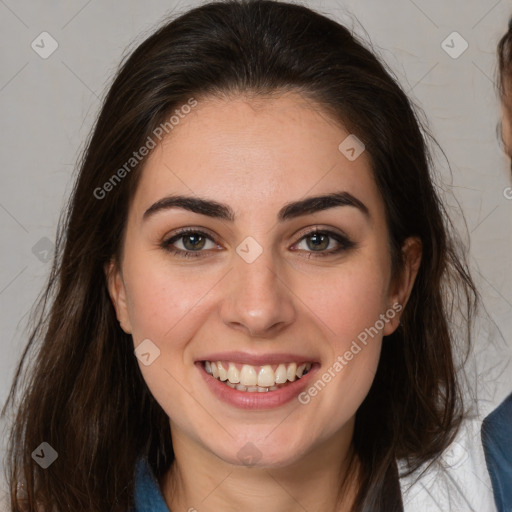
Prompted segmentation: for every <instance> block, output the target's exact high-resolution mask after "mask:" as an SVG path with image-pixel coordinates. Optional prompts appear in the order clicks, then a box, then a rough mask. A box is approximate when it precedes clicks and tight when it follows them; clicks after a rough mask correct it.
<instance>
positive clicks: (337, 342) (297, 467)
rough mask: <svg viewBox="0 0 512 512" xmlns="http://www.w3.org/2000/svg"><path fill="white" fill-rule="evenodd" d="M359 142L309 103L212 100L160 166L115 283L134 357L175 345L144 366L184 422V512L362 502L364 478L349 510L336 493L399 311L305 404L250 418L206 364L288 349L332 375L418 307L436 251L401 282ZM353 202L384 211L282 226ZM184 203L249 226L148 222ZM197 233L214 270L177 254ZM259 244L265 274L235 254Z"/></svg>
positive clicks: (170, 499)
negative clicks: (218, 392) (341, 359)
mask: <svg viewBox="0 0 512 512" xmlns="http://www.w3.org/2000/svg"><path fill="white" fill-rule="evenodd" d="M348 135H349V133H348V132H347V131H346V130H345V129H343V127H341V126H339V125H338V124H336V123H334V122H333V121H332V120H331V119H330V118H328V117H327V116H326V115H325V114H323V113H322V112H321V111H320V109H319V108H312V105H311V104H310V103H307V102H306V101H305V100H304V99H303V98H302V97H301V96H299V95H297V94H295V93H293V94H287V95H285V96H281V97H279V98H277V99H275V98H274V99H260V100H258V101H255V100H254V99H247V98H245V97H237V98H231V99H230V100H229V101H227V100H220V99H213V98H209V99H208V98H207V99H203V100H200V101H199V104H198V106H197V107H196V108H195V109H194V110H193V111H192V112H191V113H190V114H188V115H187V116H186V118H185V119H183V120H182V121H181V122H180V124H179V125H178V126H177V127H176V128H175V129H174V130H173V132H172V133H170V134H169V136H168V137H167V138H166V139H164V141H163V143H162V144H160V145H159V146H157V148H155V150H154V151H153V152H152V153H151V155H150V156H149V158H148V160H147V162H146V165H145V167H144V170H143V173H142V176H141V181H140V183H139V185H138V188H137V191H136V193H135V196H134V199H133V202H132V204H131V207H130V211H129V215H128V223H127V229H126V232H125V238H124V253H123V258H122V261H120V262H117V264H116V262H113V263H112V264H111V265H110V266H109V267H108V268H107V269H106V271H107V275H108V278H109V290H110V294H111V297H112V301H113V303H114V306H115V308H116V312H117V316H118V319H119V321H120V324H121V326H122V328H123V329H124V330H125V331H126V332H127V333H131V334H132V336H133V339H134V345H135V347H137V346H138V345H139V344H140V343H141V342H142V340H144V339H150V340H151V341H152V342H153V343H154V344H155V345H156V346H158V348H159V350H160V356H159V357H158V358H157V359H156V360H155V361H154V362H153V363H152V364H151V365H149V366H144V365H142V364H140V363H139V364H140V368H141V371H142V374H143V376H144V379H145V380H146V382H147V384H148V387H149V389H150V390H151V392H152V394H153V395H154V396H155V398H156V400H157V401H158V402H159V403H160V404H161V406H162V408H163V409H164V410H165V411H166V413H167V414H168V416H169V419H170V435H171V436H172V442H173V447H174V451H175V456H176V461H175V463H174V464H173V466H172V467H171V469H170V471H169V472H168V473H167V474H166V475H165V477H164V478H163V479H162V481H161V482H160V484H161V488H162V492H163V495H164V497H165V500H166V502H167V504H168V506H169V508H170V509H171V510H172V511H173V512H176V511H188V510H191V511H193V510H198V511H201V512H203V511H206V512H210V511H211V512H213V511H219V510H223V511H239V510H244V511H251V512H252V511H254V512H260V511H262V510H280V511H283V512H288V511H289V512H291V511H294V512H295V511H297V510H303V509H304V510H308V511H311V512H313V511H320V510H322V511H343V510H349V507H350V505H351V504H352V501H353V498H354V493H355V490H356V489H357V480H356V479H355V478H351V477H354V476H355V474H356V473H355V472H354V473H351V474H350V475H349V481H350V485H349V486H348V490H347V491H346V493H345V494H344V498H343V499H342V500H341V501H340V500H338V497H337V493H336V489H337V486H338V484H339V482H340V481H341V479H342V478H343V477H344V476H345V473H346V460H347V456H348V454H349V453H350V446H351V440H352V436H353V429H354V416H355V413H356V411H357V409H358V407H359V406H360V404H361V403H362V401H363V400H364V398H365V396H366V394H367V393H368V391H369V389H370V386H371V384H372V381H373V377H374V375H375V371H376V368H377V364H378V360H379V355H380V349H381V344H382V343H383V342H384V343H385V340H384V341H383V336H386V335H389V334H391V333H392V332H393V331H394V330H395V329H396V328H397V326H398V324H399V317H400V314H396V315H395V316H394V317H393V318H392V319H389V320H388V321H386V322H385V325H384V326H383V327H382V329H379V333H378V335H375V336H374V337H373V338H372V339H371V340H370V342H369V343H368V344H367V345H366V346H364V348H362V350H361V351H360V352H358V353H357V355H354V357H353V358H352V359H351V360H350V361H349V362H348V364H347V365H346V366H345V367H344V368H343V370H342V371H340V372H338V373H337V374H336V377H335V378H333V379H332V380H331V381H330V383H329V384H328V385H327V386H326V387H325V389H323V390H322V391H321V392H319V393H318V395H317V396H315V397H314V398H312V399H311V401H310V402H309V403H308V404H306V405H303V404H301V403H299V402H298V401H297V400H292V401H290V402H288V403H285V404H283V405H281V406H279V407H275V408H272V409H268V410H250V409H249V410H248V409H241V408H238V407H235V406H233V405H231V404H228V403H225V402H223V401H221V400H219V399H218V398H217V397H216V396H215V395H214V394H213V393H212V392H211V390H210V389H209V387H208V386H207V385H206V384H205V380H204V379H203V378H202V377H201V375H200V373H199V372H200V370H198V367H197V365H195V364H194V362H195V361H197V360H201V358H204V356H205V355H206V354H209V353H211V352H213V351H232V350H237V351H241V352H245V353H249V354H257V355H259V354H276V353H283V352H285V353H291V354H301V355H307V356H308V358H310V360H311V361H316V362H318V363H319V364H320V369H319V373H318V375H321V374H322V373H323V372H325V371H326V370H327V369H328V368H329V367H330V366H332V364H333V362H334V361H335V360H336V358H337V357H338V356H339V355H343V354H345V353H346V352H347V350H349V348H350V346H351V343H352V342H353V340H356V339H357V336H358V334H360V333H361V332H362V331H364V330H365V328H369V327H371V326H375V325H376V321H377V320H378V319H379V318H380V315H383V314H385V313H386V312H387V311H388V310H389V309H390V308H391V307H392V306H393V304H400V305H402V306H403V307H405V304H406V303H407V300H408V297H409V295H410V292H411V289H412V286H413V283H414V279H415V277H416V274H417V271H418V267H419V264H420V260H421V244H420V242H419V241H418V240H416V239H412V238H411V239H408V240H407V241H406V243H405V244H404V247H403V252H404V255H405V260H406V265H405V269H404V272H403V274H402V275H401V276H399V279H396V280H394V279H392V276H391V257H390V253H389V248H388V228H387V225H386V222H385V215H384V201H383V198H382V197H381V195H380V192H379V190H378V189H377V186H376V184H375V181H374V179H373V176H372V173H371V168H370V160H369V156H368V154H367V152H363V154H361V156H359V157H358V158H357V159H356V160H354V161H350V160H349V159H347V158H346V156H345V155H344V154H342V153H341V152H340V151H339V150H338V146H339V144H340V143H341V142H342V141H343V140H344V139H345V138H346V137H347V136H348ZM338 191H344V192H348V193H350V194H351V195H352V196H353V197H355V198H357V199H358V200H359V201H361V202H362V203H363V204H364V205H365V206H366V208H367V211H368V213H367V214H366V213H364V211H362V210H361V209H360V208H358V207H355V206H350V205H348V206H336V207H332V208H328V209H324V210H322V211H317V212H314V213H308V214H305V215H301V216H299V217H296V218H293V219H289V220H286V221H283V222H280V221H278V219H277V213H278V211H279V210H280V209H281V208H282V207H283V206H284V205H285V204H287V203H289V202H292V201H299V200H302V199H304V198H306V197H312V196H317V195H323V194H328V193H333V192H338ZM170 194H183V195H187V196H193V197H201V198H207V199H209V200H214V201H217V202H219V203H224V204H226V205H229V206H230V208H231V209H232V210H233V212H234V215H235V220H234V221H229V220H225V219H224V220H221V219H216V218H212V217H209V216H206V215H203V214H198V213H194V212H191V211H188V210H185V209H179V208H168V209H163V210H159V211H158V212H155V213H154V214H153V215H150V216H149V217H148V218H147V219H146V220H144V219H143V215H144V212H145V211H146V210H147V209H148V208H149V207H150V206H151V205H153V204H154V203H155V202H156V201H158V200H160V199H161V198H163V197H165V196H168V195H170ZM184 227H191V228H197V229H200V230H201V231H204V232H206V234H207V236H208V237H209V238H211V239H208V238H207V239H206V240H204V243H203V245H202V246H201V248H200V249H199V250H197V249H196V250H195V252H201V254H202V257H201V256H200V257H196V258H194V257H189V258H185V257H180V256H178V255H175V254H173V253H172V252H169V250H166V249H164V248H163V247H162V242H163V241H165V240H169V239H170V238H172V237H173V236H174V235H175V234H176V233H177V231H178V230H179V229H180V228H184ZM314 228H318V229H319V230H320V231H324V232H325V230H328V231H332V232H334V233H336V234H342V235H343V236H345V237H346V238H347V239H348V240H349V241H350V242H351V244H346V243H343V244H342V243H339V242H337V241H336V240H335V239H334V238H326V239H325V245H324V244H319V245H320V246H321V248H320V249H317V248H316V246H315V244H313V243H310V242H311V241H312V239H314V235H311V230H312V229H314ZM306 235H309V236H306ZM196 236H197V235H196ZM246 237H252V238H253V239H254V240H256V241H257V243H258V244H259V246H260V247H261V248H262V251H263V252H262V253H261V254H260V255H259V256H258V257H257V258H256V259H255V260H254V261H253V262H251V263H248V262H247V261H246V260H244V259H243V258H242V257H241V256H240V255H239V254H238V253H237V252H236V249H237V247H238V246H239V245H240V244H241V243H242V242H243V241H244V240H245V239H246ZM314 241H316V240H314ZM187 242H190V234H189V236H183V237H181V238H179V239H177V240H176V241H174V242H173V248H175V249H180V250H182V251H184V250H188V251H192V250H193V249H194V248H193V247H191V245H190V244H188V243H187ZM185 244H187V245H185ZM337 248H341V250H340V251H339V252H337V253H334V252H332V251H334V250H335V249H337ZM321 252H322V253H324V254H326V255H325V256H324V257H322V256H320V255H319V254H320V253H321ZM328 253H330V254H328ZM249 442H250V443H252V444H253V445H254V446H256V447H257V450H258V452H259V458H258V460H257V461H256V462H255V465H253V466H252V467H247V466H246V465H244V463H243V462H242V461H241V460H240V458H239V456H238V452H239V451H240V450H241V449H242V448H243V447H244V446H246V445H247V443H249ZM302 507H303V508H302Z"/></svg>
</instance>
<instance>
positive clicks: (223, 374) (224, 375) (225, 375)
mask: <svg viewBox="0 0 512 512" xmlns="http://www.w3.org/2000/svg"><path fill="white" fill-rule="evenodd" d="M217 368H218V369H219V379H220V380H221V381H222V382H224V381H225V380H228V372H227V371H226V370H225V369H224V366H222V363H221V362H220V361H218V362H217Z"/></svg>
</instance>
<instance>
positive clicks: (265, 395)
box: [195, 361, 319, 409]
mask: <svg viewBox="0 0 512 512" xmlns="http://www.w3.org/2000/svg"><path fill="white" fill-rule="evenodd" d="M195 364H196V366H197V367H198V369H199V372H200V373H201V375H202V376H203V379H204V380H205V381H206V384H207V385H208V387H209V388H210V391H211V392H212V393H213V394H214V395H215V396H216V397H217V398H219V399H220V400H222V401H223V402H225V403H228V404H229V405H233V406H235V407H238V408H240V409H273V408H274V407H279V406H280V405H283V404H286V403H288V402H290V401H292V400H293V399H294V398H296V397H297V396H298V395H299V394H300V393H301V391H303V390H304V388H305V387H307V386H308V384H309V382H310V380H311V376H312V375H313V374H315V373H316V371H317V370H318V368H319V365H318V363H314V364H313V365H312V366H311V369H310V370H309V372H308V373H307V374H306V375H304V376H303V377H302V378H300V379H298V380H295V381H293V382H291V383H290V384H288V385H286V386H285V387H282V388H279V389H276V390H274V391H265V392H258V391H255V392H249V391H239V390H238V389H235V388H230V387H229V386H228V385H226V384H224V383H222V382H221V381H219V380H218V379H216V378H215V377H212V376H211V375H210V374H209V373H207V372H206V370H205V368H204V364H203V363H202V362H200V361H198V362H196V363H195Z"/></svg>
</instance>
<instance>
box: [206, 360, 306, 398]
mask: <svg viewBox="0 0 512 512" xmlns="http://www.w3.org/2000/svg"><path fill="white" fill-rule="evenodd" d="M224 364H227V365H228V369H227V370H226V368H225V367H224V365H223V364H222V363H221V361H205V362H204V368H205V370H206V372H207V373H209V374H211V375H213V377H215V378H216V379H218V380H220V381H221V382H225V383H226V384H227V385H228V386H229V387H230V388H234V389H238V390H240V391H248V392H252V393H255V392H258V393H264V392H267V391H274V390H276V389H278V387H277V386H276V384H285V383H286V382H287V381H290V382H294V381H295V380H296V379H297V378H298V379H300V378H301V377H303V376H304V375H305V373H307V372H309V370H310V369H311V366H312V364H311V363H301V364H300V365H298V366H297V363H289V364H287V365H286V364H284V363H281V364H279V365H278V366H277V368H276V370H275V371H274V370H273V368H272V366H271V365H269V364H267V365H263V366H256V367H254V366H252V365H250V364H244V365H242V369H241V370H239V369H238V368H237V366H236V364H234V363H231V362H230V363H224Z"/></svg>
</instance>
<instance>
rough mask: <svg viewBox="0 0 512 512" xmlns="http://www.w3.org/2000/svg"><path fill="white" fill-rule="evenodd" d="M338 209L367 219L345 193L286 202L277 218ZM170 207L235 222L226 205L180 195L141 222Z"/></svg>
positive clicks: (157, 205) (365, 211) (361, 205)
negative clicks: (356, 212)
mask: <svg viewBox="0 0 512 512" xmlns="http://www.w3.org/2000/svg"><path fill="white" fill-rule="evenodd" d="M338 206H352V207H354V208H357V209H358V210H359V211H361V212H362V213H363V214H364V215H365V217H367V218H368V219H370V218H371V216H370V212H369V210H368V208H367V207H366V205H365V204H364V203H363V202H362V201H360V200H359V199H357V198H356V197H354V196H353V195H352V194H350V193H349V192H334V193H331V194H324V195H320V196H313V197H307V198H306V199H301V200H300V201H295V202H291V203H287V204H285V205H284V206H283V208H281V210H279V213H278V215H277V218H278V221H279V222H284V221H287V220H291V219H295V218H297V217H300V216H302V215H308V214H312V213H315V212H320V211H323V210H327V209H329V208H335V207H338ZM171 208H181V209H184V210H189V211H191V212H194V213H198V214H200V215H207V216H208V217H212V218H217V219H222V220H227V221H230V222H234V220H235V213H234V211H233V210H232V209H231V207H230V206H228V205H226V204H222V203H219V202H217V201H213V200H209V199H202V198H199V197H192V196H182V195H175V196H167V197H163V198H162V199H160V200H158V201H157V202H156V203H154V204H152V205H151V206H150V207H149V208H148V209H147V210H146V211H145V212H144V214H143V216H142V220H144V221H145V220H147V219H148V218H150V217H152V216H153V215H155V214H156V213H157V212H162V211H165V210H169V209H171Z"/></svg>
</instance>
